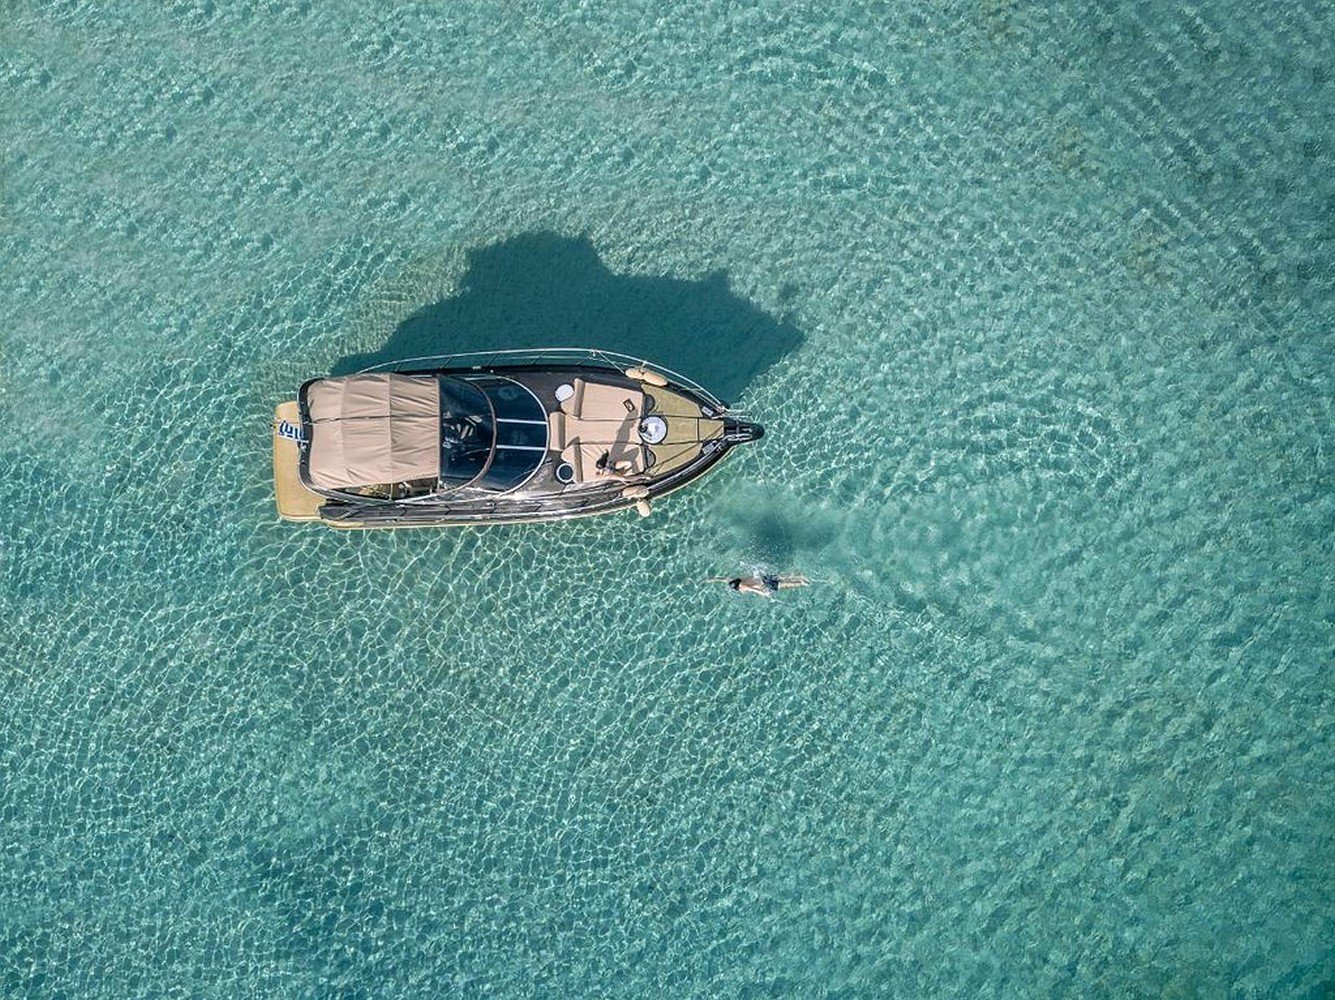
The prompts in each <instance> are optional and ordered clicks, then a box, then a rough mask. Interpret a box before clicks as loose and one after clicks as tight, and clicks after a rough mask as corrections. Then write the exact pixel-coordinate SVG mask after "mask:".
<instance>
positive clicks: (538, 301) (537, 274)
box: [334, 233, 804, 402]
mask: <svg viewBox="0 0 1335 1000" xmlns="http://www.w3.org/2000/svg"><path fill="white" fill-rule="evenodd" d="M459 288H460V290H459V293H458V294H457V295H455V296H453V297H451V298H448V299H442V300H441V301H439V302H436V303H434V304H432V305H428V306H425V307H423V308H422V309H419V310H418V311H417V312H415V313H413V314H412V315H411V316H409V317H408V318H407V319H405V320H404V321H403V322H402V323H400V324H399V327H398V329H396V330H395V331H394V333H393V335H392V336H391V337H390V338H389V340H388V341H387V342H386V343H385V345H384V346H383V347H382V348H381V349H380V350H378V351H375V352H372V353H369V354H359V355H350V356H348V357H346V358H343V359H342V360H341V361H339V362H338V363H337V364H336V365H335V366H334V374H335V375H346V374H349V373H351V372H355V371H359V370H361V369H363V368H367V367H369V366H371V365H380V364H387V363H390V362H395V361H407V360H410V359H413V358H421V357H426V356H430V355H438V354H456V353H463V352H469V351H493V350H506V349H511V348H525V347H597V348H602V349H603V350H610V351H618V352H620V353H622V354H628V355H630V356H631V357H635V358H640V359H643V360H645V361H647V362H648V363H649V364H650V365H659V366H662V367H666V368H670V369H673V370H674V371H677V372H680V373H682V374H683V375H687V376H689V377H690V378H693V379H695V380H696V381H697V382H699V383H700V384H702V385H704V386H705V387H706V388H708V389H709V390H710V391H711V392H713V393H715V394H717V395H718V396H720V397H722V398H723V399H726V400H728V401H730V402H731V401H736V400H737V399H738V397H739V396H740V395H741V393H742V391H743V389H745V388H746V386H747V385H749V384H750V383H751V381H752V380H754V379H755V378H756V376H758V375H759V374H760V373H761V372H763V371H765V370H766V369H767V368H769V367H770V366H771V365H773V364H775V363H776V362H778V361H779V360H780V359H782V358H783V357H784V356H785V355H786V354H788V353H789V352H791V351H793V350H795V349H796V348H798V347H799V346H801V344H802V342H803V339H804V338H803V335H802V334H801V333H800V332H799V331H798V329H797V327H795V326H794V325H793V324H792V323H790V322H788V321H787V320H785V319H776V318H775V317H773V316H770V315H769V314H768V313H766V312H764V311H762V310H761V309H759V308H757V307H756V306H754V305H752V304H751V303H750V302H748V301H746V300H745V299H743V298H740V297H739V296H737V295H735V294H733V292H732V291H731V290H730V288H729V284H728V276H727V273H726V272H724V271H716V272H714V273H712V274H710V275H709V276H707V277H705V278H704V279H702V280H699V281H691V280H685V279H682V278H672V277H644V276H640V275H624V274H614V273H613V272H612V271H610V270H609V269H608V268H607V266H606V265H605V264H603V262H602V260H601V259H600V258H599V256H598V252H597V250H595V249H594V246H593V243H592V242H591V241H590V240H588V239H573V238H571V237H567V236H561V235H558V234H556V233H528V234H525V235H523V236H517V237H514V238H513V239H509V240H506V241H504V242H502V243H496V244H493V245H491V246H485V247H480V248H478V249H476V250H473V251H471V252H470V253H469V255H468V270H467V273H466V274H465V275H464V278H463V280H462V282H461V283H460V286H459Z"/></svg>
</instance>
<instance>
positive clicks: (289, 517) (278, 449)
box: [273, 400, 325, 521]
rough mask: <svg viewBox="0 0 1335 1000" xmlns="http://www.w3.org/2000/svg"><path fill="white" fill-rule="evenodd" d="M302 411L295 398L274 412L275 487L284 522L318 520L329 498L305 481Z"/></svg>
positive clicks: (281, 404) (275, 495) (279, 509)
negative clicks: (303, 477) (303, 470)
mask: <svg viewBox="0 0 1335 1000" xmlns="http://www.w3.org/2000/svg"><path fill="white" fill-rule="evenodd" d="M301 441H302V433H301V413H300V411H299V410H298V408H297V403H296V401H295V400H292V401H289V402H286V403H280V404H279V405H278V406H277V408H276V409H275V410H274V411H273V489H274V499H275V500H276V501H277V503H278V516H279V517H281V518H282V519H283V520H284V521H318V520H319V519H320V507H321V506H323V505H324V503H325V498H324V497H322V496H321V495H320V494H318V493H312V492H311V491H310V490H308V489H307V488H306V487H305V485H304V484H303V483H302V481H301V476H300V475H299V474H298V471H297V470H298V467H299V465H300V463H301Z"/></svg>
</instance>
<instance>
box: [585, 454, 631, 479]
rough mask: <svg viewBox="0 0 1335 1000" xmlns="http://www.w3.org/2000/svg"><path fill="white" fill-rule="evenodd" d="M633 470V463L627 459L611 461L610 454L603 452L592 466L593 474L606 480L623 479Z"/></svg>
mask: <svg viewBox="0 0 1335 1000" xmlns="http://www.w3.org/2000/svg"><path fill="white" fill-rule="evenodd" d="M634 468H635V463H634V462H632V461H630V460H629V459H625V458H623V459H622V460H621V461H619V462H613V461H612V453H611V452H610V451H605V452H603V453H602V455H601V456H600V457H599V459H598V461H597V462H596V463H595V464H594V467H593V471H594V474H595V475H597V476H599V477H605V478H608V479H625V478H626V477H627V476H629V475H630V473H631V471H632V470H633V469H634Z"/></svg>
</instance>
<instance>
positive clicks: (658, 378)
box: [626, 368, 668, 389]
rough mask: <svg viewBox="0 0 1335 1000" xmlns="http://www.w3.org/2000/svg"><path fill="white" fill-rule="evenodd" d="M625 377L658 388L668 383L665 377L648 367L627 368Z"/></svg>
mask: <svg viewBox="0 0 1335 1000" xmlns="http://www.w3.org/2000/svg"><path fill="white" fill-rule="evenodd" d="M626 378H630V379H634V380H635V381H636V382H643V383H644V384H645V385H656V386H658V387H659V388H660V389H661V388H663V387H664V386H665V385H667V384H668V382H667V379H665V378H664V377H663V376H662V375H660V374H658V372H656V371H653V370H652V369H650V368H627V369H626Z"/></svg>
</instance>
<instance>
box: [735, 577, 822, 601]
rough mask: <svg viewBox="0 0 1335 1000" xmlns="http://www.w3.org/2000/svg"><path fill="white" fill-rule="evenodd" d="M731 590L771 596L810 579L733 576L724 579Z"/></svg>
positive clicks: (805, 583) (803, 585)
mask: <svg viewBox="0 0 1335 1000" xmlns="http://www.w3.org/2000/svg"><path fill="white" fill-rule="evenodd" d="M725 582H726V583H727V584H728V587H729V588H730V589H731V590H735V591H737V593H739V594H757V595H759V596H760V597H772V596H774V595H775V594H777V593H778V592H779V591H781V590H792V589H794V588H796V587H805V586H806V585H807V584H809V583H810V582H811V581H810V580H808V579H807V578H806V577H805V576H768V575H766V576H735V577H733V578H732V579H731V580H727V581H725Z"/></svg>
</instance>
